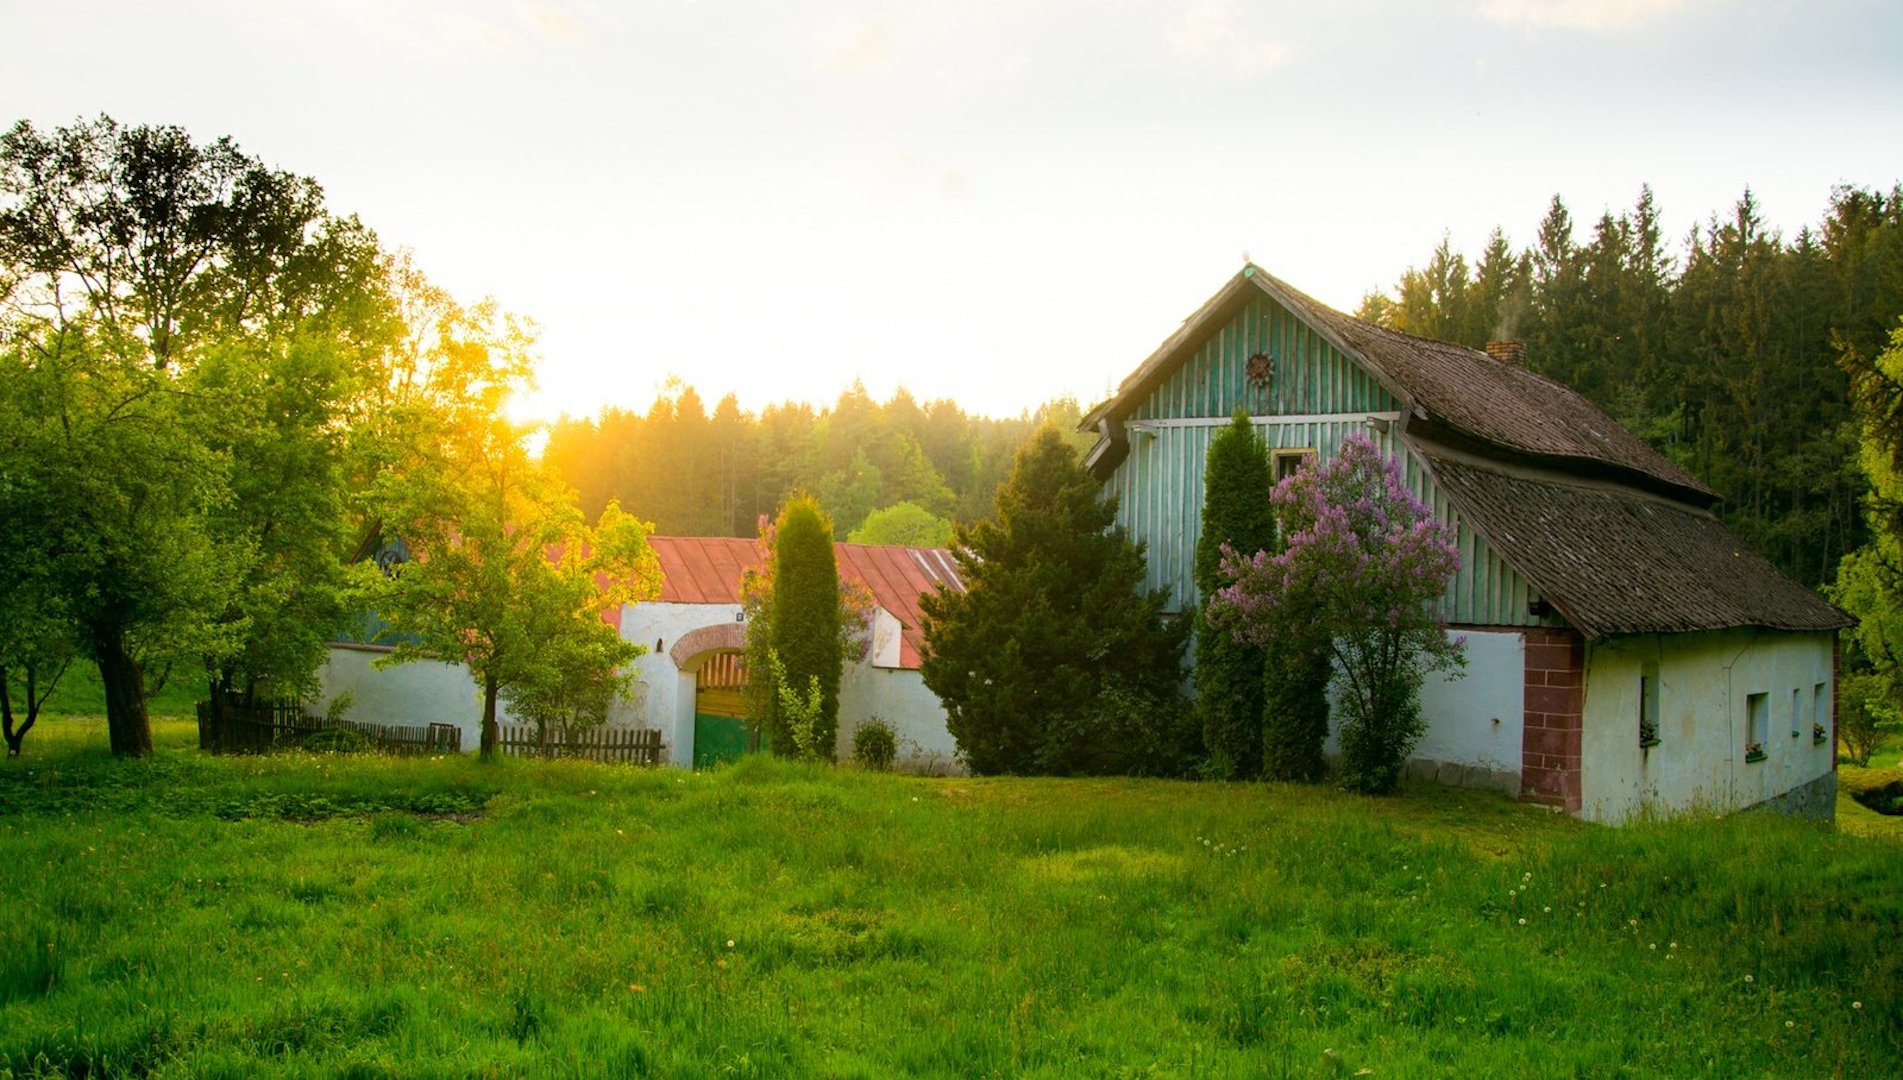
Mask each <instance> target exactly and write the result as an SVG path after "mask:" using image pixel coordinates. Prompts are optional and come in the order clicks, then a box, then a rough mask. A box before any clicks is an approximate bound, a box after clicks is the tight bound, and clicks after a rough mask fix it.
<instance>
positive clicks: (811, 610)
mask: <svg viewBox="0 0 1903 1080" xmlns="http://www.w3.org/2000/svg"><path fill="white" fill-rule="evenodd" d="M842 622H843V615H842V612H841V605H840V589H839V567H838V564H837V562H836V561H835V560H834V558H833V525H832V522H830V521H828V520H827V519H826V515H825V513H824V512H822V511H821V510H820V508H819V504H818V503H817V502H815V501H813V499H812V497H811V496H808V495H804V494H801V495H795V496H794V497H793V498H792V499H791V500H789V501H788V502H787V504H786V507H785V509H783V510H781V511H780V518H779V521H778V522H777V523H776V524H775V526H774V530H773V622H772V630H771V640H772V651H773V653H772V654H773V655H774V656H777V657H778V658H779V663H780V665H781V670H783V672H784V675H785V681H786V684H787V685H788V686H790V687H792V689H793V691H794V693H795V694H796V695H800V696H802V697H803V696H804V695H805V694H806V692H807V688H808V687H809V686H811V685H813V681H814V680H818V686H819V697H820V708H819V713H818V715H817V716H816V717H815V718H814V719H813V732H812V738H811V741H810V745H812V746H814V747H817V748H818V752H819V753H820V755H821V756H822V757H824V758H826V759H827V760H831V759H832V755H833V742H834V734H835V732H837V730H838V728H839V672H840V668H841V666H842V665H843V664H844V662H845V650H844V647H843V645H842V643H841V640H840V638H841V635H840V627H841V624H842ZM766 675H767V672H764V671H758V672H756V673H755V675H754V677H755V678H760V677H764V676H766ZM781 697H782V695H780V694H778V693H777V692H776V693H775V694H774V700H773V701H772V702H771V703H770V704H769V706H768V707H769V709H770V710H771V715H772V723H771V727H772V732H773V751H774V753H777V754H784V755H788V756H791V755H795V754H797V753H798V752H799V742H798V740H796V739H795V738H794V731H793V730H792V725H791V722H790V721H791V718H790V717H788V716H787V715H786V710H785V703H784V702H783V701H782V700H781Z"/></svg>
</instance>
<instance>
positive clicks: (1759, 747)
mask: <svg viewBox="0 0 1903 1080" xmlns="http://www.w3.org/2000/svg"><path fill="white" fill-rule="evenodd" d="M1744 760H1745V761H1746V762H1747V763H1749V762H1753V761H1763V760H1764V744H1763V743H1745V744H1744Z"/></svg>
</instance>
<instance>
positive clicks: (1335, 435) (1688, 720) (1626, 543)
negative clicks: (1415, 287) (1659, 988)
mask: <svg viewBox="0 0 1903 1080" xmlns="http://www.w3.org/2000/svg"><path fill="white" fill-rule="evenodd" d="M1237 409H1243V410H1246V412H1247V413H1248V414H1249V416H1250V417H1251V419H1252V421H1253V423H1254V426H1255V428H1256V430H1257V431H1258V432H1259V433H1260V434H1261V435H1262V436H1263V438H1264V439H1265V440H1266V442H1267V444H1268V446H1269V448H1270V451H1271V454H1272V458H1273V462H1274V466H1275V469H1276V474H1277V476H1278V477H1280V476H1283V475H1287V474H1288V473H1289V472H1292V471H1293V470H1294V469H1296V468H1298V467H1300V465H1301V464H1302V462H1304V461H1312V460H1318V459H1319V460H1327V459H1329V458H1330V457H1332V456H1333V454H1334V453H1335V451H1336V448H1337V447H1338V446H1339V445H1340V443H1341V441H1342V439H1343V438H1344V437H1345V436H1346V435H1348V434H1349V433H1351V432H1357V431H1359V432H1364V433H1366V434H1368V435H1369V436H1370V437H1371V438H1372V439H1373V440H1374V441H1375V443H1376V444H1377V445H1378V446H1380V447H1381V448H1382V450H1383V451H1384V452H1386V453H1387V454H1389V455H1393V456H1398V457H1400V458H1401V459H1402V462H1403V466H1404V470H1405V474H1406V476H1407V478H1408V482H1409V484H1410V485H1411V486H1412V487H1413V488H1414V490H1415V492H1416V494H1418V495H1419V496H1420V497H1421V498H1422V499H1423V501H1425V502H1426V503H1427V504H1428V505H1429V506H1431V507H1432V508H1433V510H1434V513H1435V514H1436V515H1437V516H1439V517H1440V518H1442V519H1443V520H1444V521H1446V522H1448V523H1449V524H1450V525H1452V526H1453V527H1454V528H1455V530H1456V532H1457V535H1458V543H1459V550H1460V556H1461V568H1460V571H1459V573H1458V574H1457V575H1456V577H1455V579H1454V580H1453V581H1452V582H1451V584H1450V585H1449V587H1448V590H1447V593H1446V595H1445V597H1444V598H1443V601H1442V603H1443V610H1444V613H1445V615H1446V617H1447V619H1448V622H1449V624H1450V626H1451V627H1452V628H1453V629H1452V631H1451V632H1456V633H1459V634H1461V635H1463V636H1465V638H1466V639H1467V655H1468V664H1467V669H1466V673H1465V677H1464V678H1457V679H1453V680H1445V679H1441V680H1432V679H1431V680H1430V682H1429V685H1428V686H1426V687H1425V688H1424V689H1423V693H1422V704H1423V707H1424V712H1425V714H1426V716H1427V718H1428V720H1429V722H1430V728H1429V731H1428V733H1427V735H1426V736H1425V738H1424V739H1423V740H1422V742H1421V744H1420V746H1419V747H1418V748H1417V749H1416V755H1417V756H1416V758H1415V760H1413V761H1411V762H1410V763H1409V769H1410V772H1412V773H1413V774H1415V775H1429V776H1435V777H1438V778H1440V779H1441V780H1442V781H1445V782H1450V783H1458V784H1465V785H1470V786H1492V787H1499V788H1502V789H1504V790H1507V791H1510V792H1515V793H1517V794H1518V795H1519V796H1520V797H1521V798H1524V799H1528V800H1532V801H1537V802H1541V803H1547V804H1550V805H1552V806H1554V807H1557V808H1560V809H1563V810H1565V811H1566V812H1568V813H1571V814H1576V815H1579V816H1581V817H1586V818H1590V819H1594V820H1600V821H1608V822H1617V821H1623V820H1626V819H1628V818H1631V817H1633V816H1634V815H1637V814H1641V813H1647V812H1666V813H1669V812H1673V811H1679V810H1685V809H1691V808H1701V807H1702V808H1715V809H1733V808H1742V807H1747V806H1752V805H1756V804H1760V803H1773V804H1776V805H1779V806H1782V807H1784V808H1787V809H1791V810H1794V811H1797V812H1805V813H1814V814H1820V815H1829V814H1831V813H1832V812H1833V811H1834V805H1835V789H1836V773H1835V768H1836V753H1835V717H1836V695H1835V683H1836V667H1837V632H1838V631H1839V630H1841V629H1843V628H1844V627H1846V626H1849V625H1850V624H1851V622H1852V620H1851V619H1850V617H1849V616H1847V615H1845V614H1844V613H1843V612H1842V611H1840V610H1838V609H1837V608H1835V607H1834V606H1832V605H1831V604H1829V603H1827V602H1825V601H1824V600H1823V599H1822V598H1821V597H1819V596H1818V595H1817V594H1816V593H1814V592H1813V591H1811V590H1810V589H1807V588H1805V587H1803V586H1802V585H1800V584H1798V583H1797V582H1795V581H1792V580H1790V579H1789V578H1786V577H1784V576H1783V575H1782V574H1780V573H1779V572H1778V571H1777V570H1776V569H1775V568H1773V567H1772V566H1771V565H1770V563H1769V562H1767V561H1766V560H1765V559H1764V558H1762V557H1761V556H1759V555H1758V554H1757V553H1756V552H1754V551H1751V550H1750V549H1749V548H1747V547H1746V546H1745V544H1744V543H1743V542H1742V541H1740V540H1739V539H1738V537H1737V536H1735V535H1734V534H1733V533H1732V532H1731V531H1730V530H1729V529H1728V528H1727V527H1726V526H1725V525H1724V524H1722V523H1721V522H1720V521H1718V519H1717V518H1715V517H1714V516H1713V515H1712V513H1711V508H1712V506H1713V504H1714V503H1716V502H1717V500H1718V497H1717V495H1716V493H1714V492H1713V491H1712V490H1711V489H1710V488H1708V487H1706V486H1705V485H1704V484H1702V483H1701V482H1699V481H1698V480H1697V479H1696V478H1694V477H1692V476H1690V475H1688V474H1687V473H1685V472H1684V471H1682V470H1680V469H1679V468H1678V467H1677V466H1675V465H1673V464H1672V463H1671V462H1670V461H1669V460H1667V459H1666V458H1665V457H1663V456H1662V455H1660V454H1659V453H1657V452H1656V451H1654V450H1653V449H1651V448H1650V447H1649V446H1647V445H1646V444H1645V443H1644V442H1643V441H1641V440H1640V439H1639V438H1637V437H1636V436H1634V435H1632V434H1631V433H1630V432H1628V431H1626V430H1625V429H1623V428H1621V427H1620V426H1619V425H1618V424H1617V423H1615V422H1614V421H1613V420H1612V419H1611V418H1610V417H1609V416H1607V415H1606V413H1605V412H1604V411H1603V410H1601V409H1599V408H1598V407H1597V406H1595V405H1593V404H1592V403H1591V402H1590V401H1588V400H1586V399H1585V398H1584V397H1582V396H1580V395H1579V394H1577V393H1575V392H1574V391H1572V390H1570V389H1569V388H1567V387H1565V386H1562V385H1560V384H1559V383H1556V382H1554V381H1553V380H1550V379H1547V378H1545V377H1543V376H1541V375H1538V374H1535V373H1534V372H1532V371H1531V370H1529V369H1528V368H1527V367H1526V366H1525V364H1524V362H1523V357H1522V355H1521V353H1520V349H1519V347H1518V345H1517V343H1497V344H1495V345H1490V346H1489V347H1488V350H1487V351H1486V352H1480V351H1476V350H1473V349H1468V348H1463V347H1461V346H1457V345H1450V344H1447V343H1444V342H1438V341H1429V340H1425V339H1422V338H1417V337H1412V336H1410V335H1407V334H1401V333H1395V332H1392V331H1388V330H1384V329H1381V328H1380V327H1377V326H1374V325H1372V324H1370V323H1367V322H1363V321H1361V320H1359V319H1355V318H1351V317H1349V316H1347V315H1343V314H1341V313H1340V312H1337V311H1334V310H1332V309H1330V308H1328V307H1326V306H1324V305H1322V304H1321V303H1319V302H1317V301H1315V300H1313V299H1311V298H1310V297H1308V296H1305V295H1303V294H1302V293H1300V292H1298V291H1296V290H1295V289H1293V288H1291V287H1290V286H1289V285H1287V284H1285V283H1283V282H1282V281H1279V280H1277V279H1276V278H1274V277H1272V276H1270V275H1269V274H1267V273H1265V272H1264V271H1262V270H1261V269H1260V268H1258V267H1256V266H1254V265H1248V266H1245V267H1244V268H1243V269H1242V271H1241V272H1240V273H1238V274H1237V275H1236V276H1235V277H1233V278H1232V279H1230V281H1229V282H1228V283H1227V284H1226V285H1224V286H1223V288H1222V289H1221V291H1219V292H1218V293H1216V295H1215V296H1214V297H1212V298H1211V299H1210V300H1209V301H1208V302H1207V303H1206V304H1204V305H1203V307H1202V308H1201V309H1200V310H1198V311H1197V312H1195V313H1194V314H1193V315H1191V316H1190V317H1189V318H1188V319H1187V320H1186V321H1185V322H1184V324H1183V326H1182V327H1181V328H1180V329H1179V330H1177V332H1176V333H1175V334H1173V335H1172V336H1171V337H1170V338H1169V339H1168V340H1166V341H1165V342H1164V343H1163V344H1162V346H1161V347H1159V348H1158V349H1157V350H1156V352H1155V353H1153V354H1152V355H1151V356H1150V357H1149V359H1147V360H1145V361H1144V362H1143V364H1142V365H1141V366H1140V367H1138V368H1137V370H1136V371H1135V372H1134V373H1132V374H1131V375H1130V376H1129V377H1128V378H1127V379H1125V380H1124V381H1123V383H1122V385H1121V387H1120V388H1119V389H1118V390H1117V392H1116V394H1115V395H1114V396H1112V397H1111V398H1110V400H1108V401H1106V402H1105V403H1104V404H1102V405H1100V406H1098V407H1097V408H1095V409H1094V410H1092V411H1091V413H1090V414H1089V415H1088V416H1086V417H1085V419H1084V427H1085V428H1086V429H1087V430H1094V431H1095V432H1097V434H1098V436H1099V438H1098V441H1097V443H1096V444H1095V446H1093V447H1092V449H1091V450H1090V452H1089V455H1088V457H1087V459H1086V462H1087V464H1088V465H1089V467H1090V469H1091V471H1092V472H1093V474H1094V475H1096V476H1097V477H1098V478H1099V479H1101V480H1102V481H1103V482H1104V485H1105V487H1106V489H1107V490H1108V491H1110V492H1112V493H1114V494H1115V495H1117V496H1118V498H1119V511H1118V513H1119V520H1120V523H1121V524H1122V525H1123V526H1124V528H1126V529H1127V530H1128V531H1129V532H1130V534H1131V536H1132V537H1133V538H1135V539H1140V540H1143V541H1145V542H1146V543H1147V544H1148V547H1149V559H1150V582H1149V584H1150V586H1151V587H1153V588H1154V587H1165V588H1168V589H1170V590H1171V593H1172V595H1173V598H1174V607H1175V609H1176V610H1178V611H1190V610H1193V609H1194V608H1195V606H1196V605H1198V604H1199V603H1200V602H1201V601H1202V598H1201V597H1199V596H1198V595H1197V593H1196V588H1195V584H1194V581H1193V578H1192V573H1191V570H1192V564H1193V559H1194V552H1195V547H1196V540H1197V536H1198V533H1199V531H1200V526H1201V508H1202V502H1203V493H1202V483H1203V467H1204V457H1205V454H1206V452H1207V449H1208V446H1209V442H1210V439H1211V437H1212V436H1213V435H1214V434H1215V432H1216V430H1217V429H1218V428H1220V427H1221V426H1222V425H1224V424H1226V423H1228V421H1229V418H1230V417H1231V415H1232V414H1233V413H1234V412H1235V410H1237Z"/></svg>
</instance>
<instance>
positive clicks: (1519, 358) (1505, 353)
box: [1487, 340, 1526, 367]
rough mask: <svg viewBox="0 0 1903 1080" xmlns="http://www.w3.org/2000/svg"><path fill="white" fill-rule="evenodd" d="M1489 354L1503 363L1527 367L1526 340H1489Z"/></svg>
mask: <svg viewBox="0 0 1903 1080" xmlns="http://www.w3.org/2000/svg"><path fill="white" fill-rule="evenodd" d="M1487 355H1488V356H1491V357H1493V358H1494V359H1495V360H1498V361H1500V362H1501V363H1502V364H1511V365H1513V366H1514V367H1525V366H1526V342H1524V341H1518V340H1515V341H1489V342H1487Z"/></svg>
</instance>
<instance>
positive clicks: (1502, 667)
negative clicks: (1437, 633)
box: [1326, 630, 1526, 795]
mask: <svg viewBox="0 0 1903 1080" xmlns="http://www.w3.org/2000/svg"><path fill="white" fill-rule="evenodd" d="M1448 636H1449V637H1458V638H1465V639H1466V642H1467V650H1466V656H1467V665H1466V667H1465V668H1463V669H1462V670H1461V671H1459V672H1437V673H1435V674H1432V675H1429V676H1428V677H1427V678H1426V680H1425V681H1424V682H1422V684H1421V716H1422V717H1423V718H1424V719H1425V720H1426V721H1427V732H1426V734H1424V735H1423V736H1421V741H1420V743H1419V745H1417V746H1415V747H1414V751H1413V753H1411V754H1409V755H1408V762H1407V774H1408V775H1409V776H1414V777H1421V778H1425V779H1429V780H1438V781H1439V782H1441V783H1443V784H1452V785H1456V786H1459V787H1475V788H1489V789H1492V790H1497V791H1504V792H1507V793H1508V794H1513V795H1517V794H1519V791H1520V761H1521V752H1522V746H1521V741H1522V738H1523V734H1522V728H1523V727H1524V724H1525V718H1526V695H1525V691H1524V687H1525V685H1526V637H1525V635H1524V634H1521V633H1519V632H1517V631H1511V630H1499V631H1495V630H1450V631H1448ZM1336 692H1337V693H1338V692H1339V691H1338V689H1337V691H1336ZM1333 696H1334V695H1332V694H1331V698H1332V697H1333ZM1331 710H1332V713H1333V721H1332V722H1331V724H1330V731H1329V735H1328V743H1327V746H1326V750H1327V752H1328V754H1329V755H1330V756H1333V755H1336V754H1339V753H1340V752H1341V740H1340V738H1339V735H1338V733H1337V732H1336V731H1335V730H1334V728H1335V725H1337V724H1339V723H1340V720H1341V716H1342V711H1341V706H1340V704H1339V703H1338V702H1337V701H1333V700H1331Z"/></svg>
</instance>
